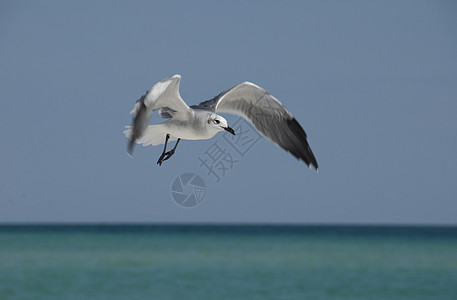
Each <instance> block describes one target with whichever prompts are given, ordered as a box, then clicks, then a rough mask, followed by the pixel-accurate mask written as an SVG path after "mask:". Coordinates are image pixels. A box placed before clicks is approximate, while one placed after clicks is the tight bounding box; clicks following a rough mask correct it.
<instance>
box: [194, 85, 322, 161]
mask: <svg viewBox="0 0 457 300" xmlns="http://www.w3.org/2000/svg"><path fill="white" fill-rule="evenodd" d="M196 108H200V109H210V110H214V111H215V112H216V113H232V114H236V115H239V116H242V117H243V118H245V119H247V120H249V121H250V122H251V123H252V124H253V125H254V126H255V128H257V130H258V131H260V132H261V133H262V134H263V135H265V136H266V137H267V138H268V139H270V140H271V141H272V142H274V143H276V144H277V145H279V146H280V147H282V148H283V149H284V150H286V151H288V152H290V153H291V154H292V155H294V156H295V157H296V158H297V159H300V160H303V161H304V162H305V163H306V164H307V165H308V166H309V167H311V165H312V166H314V168H316V170H317V169H318V164H317V161H316V158H315V157H314V154H313V152H312V151H311V148H310V147H309V144H308V141H307V139H306V133H305V131H304V130H303V128H302V127H301V126H300V124H299V123H298V122H297V120H295V118H294V117H293V116H292V114H291V113H290V112H289V111H288V110H287V109H286V108H285V107H284V106H283V105H282V104H281V102H279V100H278V99H276V98H275V97H274V96H272V95H271V94H270V93H268V92H267V91H266V90H264V89H263V88H261V87H259V86H257V85H255V84H253V83H251V82H243V83H240V84H238V85H236V86H234V87H233V88H231V89H229V90H227V91H225V92H222V93H221V94H219V95H218V96H216V97H215V98H214V99H211V100H208V101H205V102H202V103H200V104H199V105H198V106H197V107H196Z"/></svg>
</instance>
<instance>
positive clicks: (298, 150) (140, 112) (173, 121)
mask: <svg viewBox="0 0 457 300" xmlns="http://www.w3.org/2000/svg"><path fill="white" fill-rule="evenodd" d="M180 81H181V75H178V74H177V75H174V76H172V77H170V78H167V79H164V80H162V81H160V82H158V83H156V84H155V85H154V86H153V87H152V88H151V90H149V91H148V92H146V94H144V95H143V96H142V97H141V98H140V99H139V100H138V101H137V102H136V104H135V106H134V108H133V110H132V111H131V112H130V113H131V114H133V125H132V126H125V127H126V128H127V130H125V131H124V134H125V136H126V137H127V138H129V139H130V142H129V144H128V153H129V154H130V155H132V153H133V147H134V145H135V143H137V144H143V146H148V145H153V146H156V145H160V144H163V143H164V144H165V146H164V148H163V152H162V155H161V156H160V157H159V160H158V161H157V164H159V165H162V163H163V162H164V161H166V160H167V159H169V158H170V157H171V156H172V155H173V154H174V153H175V151H176V147H177V146H178V143H179V141H180V140H181V139H185V140H206V139H210V138H212V137H213V136H215V135H216V133H218V132H220V131H227V132H230V133H231V134H233V135H235V131H234V130H233V129H232V128H230V127H229V126H228V124H227V121H226V120H225V119H224V118H223V117H221V116H220V115H218V114H217V113H231V114H235V115H239V116H241V117H243V118H245V119H246V120H248V121H250V122H251V123H252V124H253V125H254V126H255V128H256V129H257V130H258V131H260V132H261V133H262V134H263V135H264V136H266V137H267V138H268V139H270V140H271V141H272V142H274V143H276V144H277V145H279V146H280V147H281V148H283V149H284V150H286V151H288V152H290V153H291V154H292V155H293V156H295V157H296V158H297V159H299V160H302V161H304V162H305V163H306V164H307V165H308V167H309V168H311V166H313V167H314V168H315V169H316V171H317V170H318V165H317V161H316V158H315V157H314V154H313V152H312V151H311V148H310V147H309V145H308V142H307V140H306V133H305V131H304V130H303V128H302V127H301V126H300V124H299V123H298V122H297V120H295V118H294V117H293V116H292V114H291V113H290V112H289V111H288V110H287V109H286V108H285V107H284V106H283V105H282V104H281V102H279V101H278V99H276V98H275V97H274V96H272V95H271V94H270V93H268V92H267V91H265V90H264V89H263V88H261V87H259V86H257V85H255V84H253V83H251V82H247V81H246V82H243V83H240V84H238V85H236V86H234V87H232V88H231V89H228V90H226V91H224V92H222V93H220V94H219V95H217V96H216V97H214V98H213V99H211V100H208V101H204V102H201V103H200V104H198V105H192V106H190V107H189V106H188V105H187V104H186V102H184V100H183V99H182V98H181V96H180V94H179V83H180ZM156 110H159V114H160V116H161V117H163V118H166V119H168V120H166V121H165V122H163V123H161V124H158V125H149V121H150V119H151V115H152V113H153V112H154V111H156ZM175 140H176V144H175V146H174V147H173V149H171V150H170V151H168V152H167V143H168V142H169V141H175Z"/></svg>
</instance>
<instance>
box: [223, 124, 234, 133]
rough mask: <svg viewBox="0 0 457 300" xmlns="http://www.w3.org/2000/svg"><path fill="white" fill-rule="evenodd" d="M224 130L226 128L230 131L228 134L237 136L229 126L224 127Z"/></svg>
mask: <svg viewBox="0 0 457 300" xmlns="http://www.w3.org/2000/svg"><path fill="white" fill-rule="evenodd" d="M222 128H224V130H225V131H228V132H230V133H231V134H233V135H235V131H234V130H233V129H232V128H230V127H229V126H227V127H222Z"/></svg>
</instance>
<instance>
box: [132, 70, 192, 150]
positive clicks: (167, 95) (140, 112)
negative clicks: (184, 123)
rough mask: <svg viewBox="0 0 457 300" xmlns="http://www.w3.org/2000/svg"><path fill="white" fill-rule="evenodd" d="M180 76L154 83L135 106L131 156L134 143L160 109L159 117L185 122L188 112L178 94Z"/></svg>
mask: <svg viewBox="0 0 457 300" xmlns="http://www.w3.org/2000/svg"><path fill="white" fill-rule="evenodd" d="M180 82H181V75H178V74H176V75H174V76H171V77H169V78H167V79H164V80H162V81H160V82H158V83H156V84H155V85H154V86H153V87H152V88H151V89H150V90H149V91H148V92H147V93H146V94H144V95H143V96H142V97H141V98H140V99H139V100H138V101H137V102H136V104H135V106H134V108H133V110H132V111H131V112H130V113H131V114H133V128H131V133H130V134H129V138H130V143H129V146H128V152H129V153H130V154H131V153H132V151H133V146H134V145H135V142H136V141H137V140H138V139H140V138H141V137H142V136H143V134H144V133H145V131H146V128H147V127H148V125H149V122H150V120H151V115H152V113H153V112H154V111H155V110H157V109H160V110H161V115H162V116H166V117H170V118H173V119H177V120H186V119H187V116H188V114H189V112H190V108H189V106H188V105H187V104H186V102H184V100H183V99H182V98H181V95H180V94H179V83H180Z"/></svg>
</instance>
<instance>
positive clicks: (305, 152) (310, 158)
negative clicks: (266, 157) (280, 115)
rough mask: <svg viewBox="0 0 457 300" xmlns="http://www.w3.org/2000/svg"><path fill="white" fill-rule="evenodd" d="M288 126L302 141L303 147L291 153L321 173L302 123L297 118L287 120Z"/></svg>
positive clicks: (291, 150)
mask: <svg viewBox="0 0 457 300" xmlns="http://www.w3.org/2000/svg"><path fill="white" fill-rule="evenodd" d="M287 125H288V126H289V129H290V130H291V131H292V132H293V133H294V135H295V136H296V137H297V138H298V140H299V141H300V144H301V147H299V149H298V148H295V149H289V151H290V152H291V153H292V154H293V155H294V156H295V157H296V158H298V159H299V160H302V161H304V162H305V164H306V165H307V166H308V167H309V168H311V166H312V167H314V168H315V169H316V171H317V172H318V171H319V165H318V164H317V160H316V157H315V156H314V153H313V151H312V150H311V147H310V146H309V144H308V141H307V135H306V132H305V130H303V128H302V127H301V125H300V123H298V121H297V120H296V119H295V118H292V119H289V120H287Z"/></svg>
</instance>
